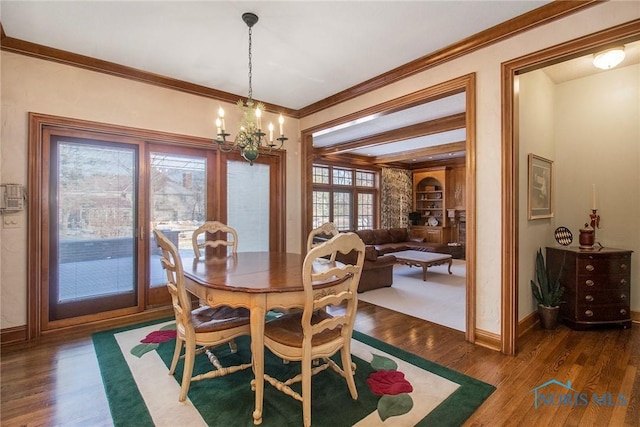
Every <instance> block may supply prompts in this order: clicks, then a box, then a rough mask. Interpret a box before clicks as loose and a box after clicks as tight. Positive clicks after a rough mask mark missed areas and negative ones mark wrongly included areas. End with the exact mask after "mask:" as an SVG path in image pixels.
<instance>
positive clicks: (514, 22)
mask: <svg viewBox="0 0 640 427" xmlns="http://www.w3.org/2000/svg"><path fill="white" fill-rule="evenodd" d="M600 2H601V0H585V1H553V2H551V3H547V4H545V5H543V6H541V7H539V8H537V9H534V10H532V11H530V12H528V13H525V14H523V15H520V16H517V17H515V18H513V19H510V20H508V21H505V22H503V23H500V24H498V25H496V26H494V27H492V28H489V29H487V30H485V31H481V32H479V33H477V34H475V35H473V36H470V37H467V38H466V39H463V40H460V41H459V42H457V43H454V44H452V45H449V46H447V47H445V48H443V49H440V50H438V51H436V52H433V53H431V54H428V55H426V56H423V57H421V58H418V59H416V60H414V61H411V62H409V63H407V64H404V65H402V66H400V67H397V68H395V69H393V70H391V71H388V72H386V73H384V74H381V75H379V76H377V77H373V78H371V79H369V80H367V81H364V82H362V83H359V84H357V85H355V86H353V87H351V88H349V89H346V90H343V91H342V92H338V93H336V94H334V95H331V96H329V97H327V98H325V99H323V100H320V101H318V102H315V103H313V104H310V105H308V106H306V107H303V108H301V109H299V110H294V109H291V108H287V107H284V106H279V105H273V104H269V103H268V102H264V101H260V102H263V103H264V104H265V106H266V110H267V111H269V112H273V113H282V114H284V115H286V116H289V117H294V118H302V117H306V116H309V115H311V114H313V113H316V112H318V111H321V110H324V109H326V108H329V107H331V106H333V105H336V104H339V103H342V102H345V101H347V100H349V99H353V98H355V97H358V96H361V95H363V94H365V93H368V92H371V91H373V90H376V89H379V88H381V87H384V86H386V85H389V84H391V83H393V82H396V81H398V80H401V79H404V78H406V77H409V76H411V75H413V74H416V73H419V72H422V71H424V70H426V69H428V68H432V67H435V66H437V65H441V64H443V63H445V62H447V61H450V60H452V59H455V58H458V57H460V56H463V55H466V54H468V53H470V52H473V51H475V50H478V49H480V48H483V47H486V46H489V45H491V44H494V43H497V42H498V41H501V40H504V39H506V38H509V37H512V36H514V35H516V34H519V33H522V32H524V31H527V30H530V29H532V28H534V27H537V26H540V25H543V24H546V23H549V22H551V21H554V20H557V19H560V18H562V17H565V16H567V15H570V14H573V13H576V12H578V11H580V10H582V9H584V8H587V7H591V6H593V5H595V4H597V3H600ZM0 48H1V50H3V51H6V52H12V53H18V54H21V55H26V56H31V57H34V58H39V59H44V60H47V61H53V62H58V63H62V64H66V65H71V66H74V67H79V68H84V69H87V70H91V71H96V72H100V73H105V74H109V75H113V76H117V77H122V78H126V79H131V80H135V81H139V82H142V83H147V84H152V85H156V86H160V87H164V88H167V89H173V90H177V91H180V92H186V93H190V94H193V95H198V96H203V97H205V98H212V99H216V100H220V101H224V102H229V103H233V104H235V103H236V102H237V101H238V99H239V95H236V94H232V93H229V92H223V91H221V90H217V89H212V88H208V87H205V86H201V85H197V84H193V83H188V82H185V81H182V80H178V79H173V78H170V77H166V76H162V75H158V74H154V73H149V72H146V71H142V70H139V69H137V68H133V67H127V66H124V65H120V64H116V63H113V62H109V61H104V60H100V59H97V58H92V57H89V56H85V55H79V54H76V53H72V52H67V51H64V50H61V49H55V48H51V47H47V46H43V45H39V44H36V43H31V42H27V41H24V40H20V39H15V38H13V37H9V36H8V35H7V34H6V33H5V32H4V28H3V27H2V23H0ZM256 101H259V100H256Z"/></svg>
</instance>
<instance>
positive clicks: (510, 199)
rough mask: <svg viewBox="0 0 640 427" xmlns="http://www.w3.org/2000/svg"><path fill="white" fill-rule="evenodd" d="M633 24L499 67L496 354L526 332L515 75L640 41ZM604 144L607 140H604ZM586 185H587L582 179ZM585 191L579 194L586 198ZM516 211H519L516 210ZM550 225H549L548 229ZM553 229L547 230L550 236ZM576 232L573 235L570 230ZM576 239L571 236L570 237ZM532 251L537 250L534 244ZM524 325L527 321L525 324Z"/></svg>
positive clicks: (508, 349) (512, 346)
mask: <svg viewBox="0 0 640 427" xmlns="http://www.w3.org/2000/svg"><path fill="white" fill-rule="evenodd" d="M638 28H639V27H638V23H637V21H636V22H630V23H627V24H623V25H620V26H617V27H614V28H611V29H608V30H604V31H601V32H599V33H595V34H592V35H589V36H586V37H582V38H580V39H576V40H573V41H571V42H568V43H565V44H563V45H561V46H556V47H552V48H549V49H546V50H545V51H542V52H535V53H532V54H530V55H527V56H524V57H521V58H517V59H515V60H512V61H509V62H506V63H504V64H503V65H502V75H503V76H504V78H503V87H502V95H503V102H502V104H503V110H502V112H503V123H504V124H505V130H504V137H503V147H502V152H503V176H502V186H503V193H504V196H503V199H502V200H503V202H502V214H503V228H502V245H503V249H504V250H503V259H502V261H503V262H502V265H503V269H502V294H503V301H502V322H501V323H502V337H503V339H502V352H503V353H506V354H515V353H516V352H517V341H518V337H519V336H520V334H521V333H522V332H523V331H524V330H526V328H527V322H526V321H525V322H523V323H522V325H521V324H520V320H521V319H520V316H519V310H518V307H519V305H520V304H521V298H520V294H521V293H522V292H528V293H530V288H529V284H528V283H529V282H528V280H526V278H523V275H526V274H525V273H524V272H523V271H522V269H523V267H522V265H523V263H524V262H526V261H528V260H526V259H524V258H523V259H521V257H522V256H523V254H524V253H525V252H526V251H530V250H531V248H524V247H522V248H521V247H520V244H519V242H520V241H521V239H520V234H521V233H522V232H523V231H524V230H522V226H521V225H520V224H521V219H520V218H521V217H520V216H521V215H525V216H526V213H525V212H523V211H522V210H521V209H519V205H521V200H523V198H525V197H526V194H522V193H523V192H522V191H520V189H521V188H522V186H523V183H522V176H523V175H522V171H521V169H522V168H523V167H524V166H522V165H523V163H522V161H521V159H522V158H523V155H524V156H525V157H526V155H527V153H523V152H521V151H520V147H519V127H520V120H519V119H520V115H521V114H522V112H520V111H519V110H518V105H519V104H518V87H517V81H518V76H519V75H522V74H524V73H527V72H531V71H535V70H540V69H542V68H544V67H548V66H550V65H553V64H558V63H561V62H564V61H567V60H569V59H573V58H577V57H581V56H589V55H592V54H593V53H595V52H597V51H599V50H602V49H604V48H607V47H612V46H614V45H618V44H626V43H631V42H634V41H637V40H639V39H640V30H639V29H638ZM609 143H610V141H609ZM588 184H589V186H590V185H591V183H590V182H589V183H588ZM588 197H589V195H588V193H587V194H586V195H584V196H583V198H588ZM519 212H520V213H519ZM556 225H558V226H559V225H562V224H555V223H550V225H549V227H553V226H556ZM552 233H553V229H551V234H552ZM576 234H577V233H576ZM576 237H577V236H576ZM535 249H537V248H535ZM529 323H530V322H529Z"/></svg>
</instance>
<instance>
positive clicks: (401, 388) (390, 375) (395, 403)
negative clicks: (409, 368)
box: [366, 354, 413, 421]
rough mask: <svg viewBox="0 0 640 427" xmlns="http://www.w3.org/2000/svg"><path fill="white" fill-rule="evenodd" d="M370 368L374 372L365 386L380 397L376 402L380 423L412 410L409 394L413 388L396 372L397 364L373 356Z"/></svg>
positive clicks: (401, 374)
mask: <svg viewBox="0 0 640 427" xmlns="http://www.w3.org/2000/svg"><path fill="white" fill-rule="evenodd" d="M371 367H372V368H373V369H375V370H376V372H373V373H371V374H369V377H368V378H367V380H366V381H367V385H368V386H369V388H370V389H371V391H372V392H373V393H374V394H376V395H378V396H381V397H380V400H379V401H378V415H380V419H381V420H382V421H384V420H386V419H387V418H389V417H395V416H398V415H403V414H406V413H407V412H409V411H410V410H411V408H413V399H412V398H411V395H410V394H409V393H411V392H412V391H413V386H412V385H411V383H410V382H409V381H407V379H406V378H405V377H404V373H402V372H400V371H398V370H397V368H398V364H397V363H396V362H395V361H393V360H391V359H389V358H388V357H384V356H380V355H378V354H373V359H372V360H371Z"/></svg>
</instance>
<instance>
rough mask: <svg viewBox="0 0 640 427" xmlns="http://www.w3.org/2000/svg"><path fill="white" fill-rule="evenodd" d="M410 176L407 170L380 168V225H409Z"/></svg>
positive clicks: (411, 187)
mask: <svg viewBox="0 0 640 427" xmlns="http://www.w3.org/2000/svg"><path fill="white" fill-rule="evenodd" d="M412 176H413V175H412V174H411V172H410V171H408V170H404V169H392V168H382V179H381V180H382V188H381V191H380V207H381V209H380V226H381V227H382V228H398V227H408V226H409V212H411V211H412V210H413V199H412V195H413V194H412V193H413V180H412Z"/></svg>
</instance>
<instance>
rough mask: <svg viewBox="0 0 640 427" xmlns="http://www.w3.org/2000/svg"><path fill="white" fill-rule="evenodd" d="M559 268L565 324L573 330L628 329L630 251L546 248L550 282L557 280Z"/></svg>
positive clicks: (629, 324) (629, 316) (562, 312)
mask: <svg viewBox="0 0 640 427" xmlns="http://www.w3.org/2000/svg"><path fill="white" fill-rule="evenodd" d="M563 259H564V266H563ZM561 267H562V273H561V278H560V282H561V284H562V286H564V287H565V292H564V298H563V300H564V301H565V302H564V303H563V304H561V305H560V315H561V317H562V319H563V320H564V322H565V323H566V324H567V325H569V326H570V327H571V328H573V329H585V328H587V327H589V326H593V325H603V324H619V325H622V326H624V327H631V308H630V290H631V283H630V282H631V251H628V250H621V249H610V248H601V249H600V250H598V249H594V250H581V249H579V248H575V247H567V248H557V247H554V248H551V247H548V248H547V273H548V274H549V279H550V280H555V278H556V277H558V273H559V272H560V269H561Z"/></svg>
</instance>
